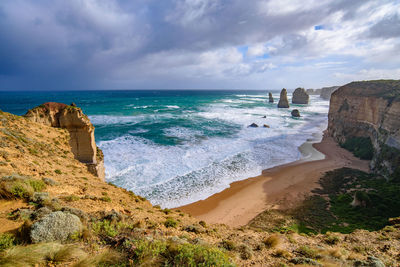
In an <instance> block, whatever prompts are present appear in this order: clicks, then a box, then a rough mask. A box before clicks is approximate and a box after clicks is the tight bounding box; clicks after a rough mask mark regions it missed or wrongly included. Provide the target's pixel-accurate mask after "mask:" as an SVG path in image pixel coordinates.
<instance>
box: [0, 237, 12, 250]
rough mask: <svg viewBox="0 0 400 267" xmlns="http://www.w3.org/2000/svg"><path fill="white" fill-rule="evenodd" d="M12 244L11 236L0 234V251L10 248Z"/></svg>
mask: <svg viewBox="0 0 400 267" xmlns="http://www.w3.org/2000/svg"><path fill="white" fill-rule="evenodd" d="M14 242H15V237H14V236H13V235H12V234H8V233H4V234H0V251H2V250H4V249H7V248H10V247H12V246H13V245H14Z"/></svg>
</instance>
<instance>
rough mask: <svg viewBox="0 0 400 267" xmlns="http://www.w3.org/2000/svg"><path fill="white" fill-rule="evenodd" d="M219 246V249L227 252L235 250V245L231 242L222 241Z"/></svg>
mask: <svg viewBox="0 0 400 267" xmlns="http://www.w3.org/2000/svg"><path fill="white" fill-rule="evenodd" d="M220 245H221V247H223V248H224V249H226V250H229V251H231V250H234V249H235V248H236V244H235V242H233V241H232V240H222V241H221V243H220Z"/></svg>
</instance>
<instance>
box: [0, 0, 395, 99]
mask: <svg viewBox="0 0 400 267" xmlns="http://www.w3.org/2000/svg"><path fill="white" fill-rule="evenodd" d="M370 79H400V1H398V0H392V1H387V0H371V1H368V0H351V1H349V0H332V1H328V0H251V1H246V0H229V1H228V0H134V1H126V0H64V1H61V0H60V1H54V0H30V1H28V0H1V1H0V90H7V91H14V90H91V89H279V88H283V87H285V88H296V87H305V88H320V87H323V86H332V85H343V84H346V83H348V82H351V81H353V80H370Z"/></svg>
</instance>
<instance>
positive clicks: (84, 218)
mask: <svg viewBox="0 0 400 267" xmlns="http://www.w3.org/2000/svg"><path fill="white" fill-rule="evenodd" d="M61 210H62V211H64V212H68V213H71V214H73V215H76V216H78V217H79V219H81V221H82V222H87V221H89V215H88V214H87V213H86V212H84V211H83V210H80V209H76V208H71V207H63V208H62V209H61Z"/></svg>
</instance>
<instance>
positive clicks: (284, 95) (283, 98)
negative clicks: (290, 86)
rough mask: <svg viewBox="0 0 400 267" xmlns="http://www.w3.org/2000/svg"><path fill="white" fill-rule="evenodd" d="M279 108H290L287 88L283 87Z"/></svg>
mask: <svg viewBox="0 0 400 267" xmlns="http://www.w3.org/2000/svg"><path fill="white" fill-rule="evenodd" d="M278 108H289V101H288V99H287V91H286V89H285V88H283V89H282V91H281V95H280V97H279V102H278Z"/></svg>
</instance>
